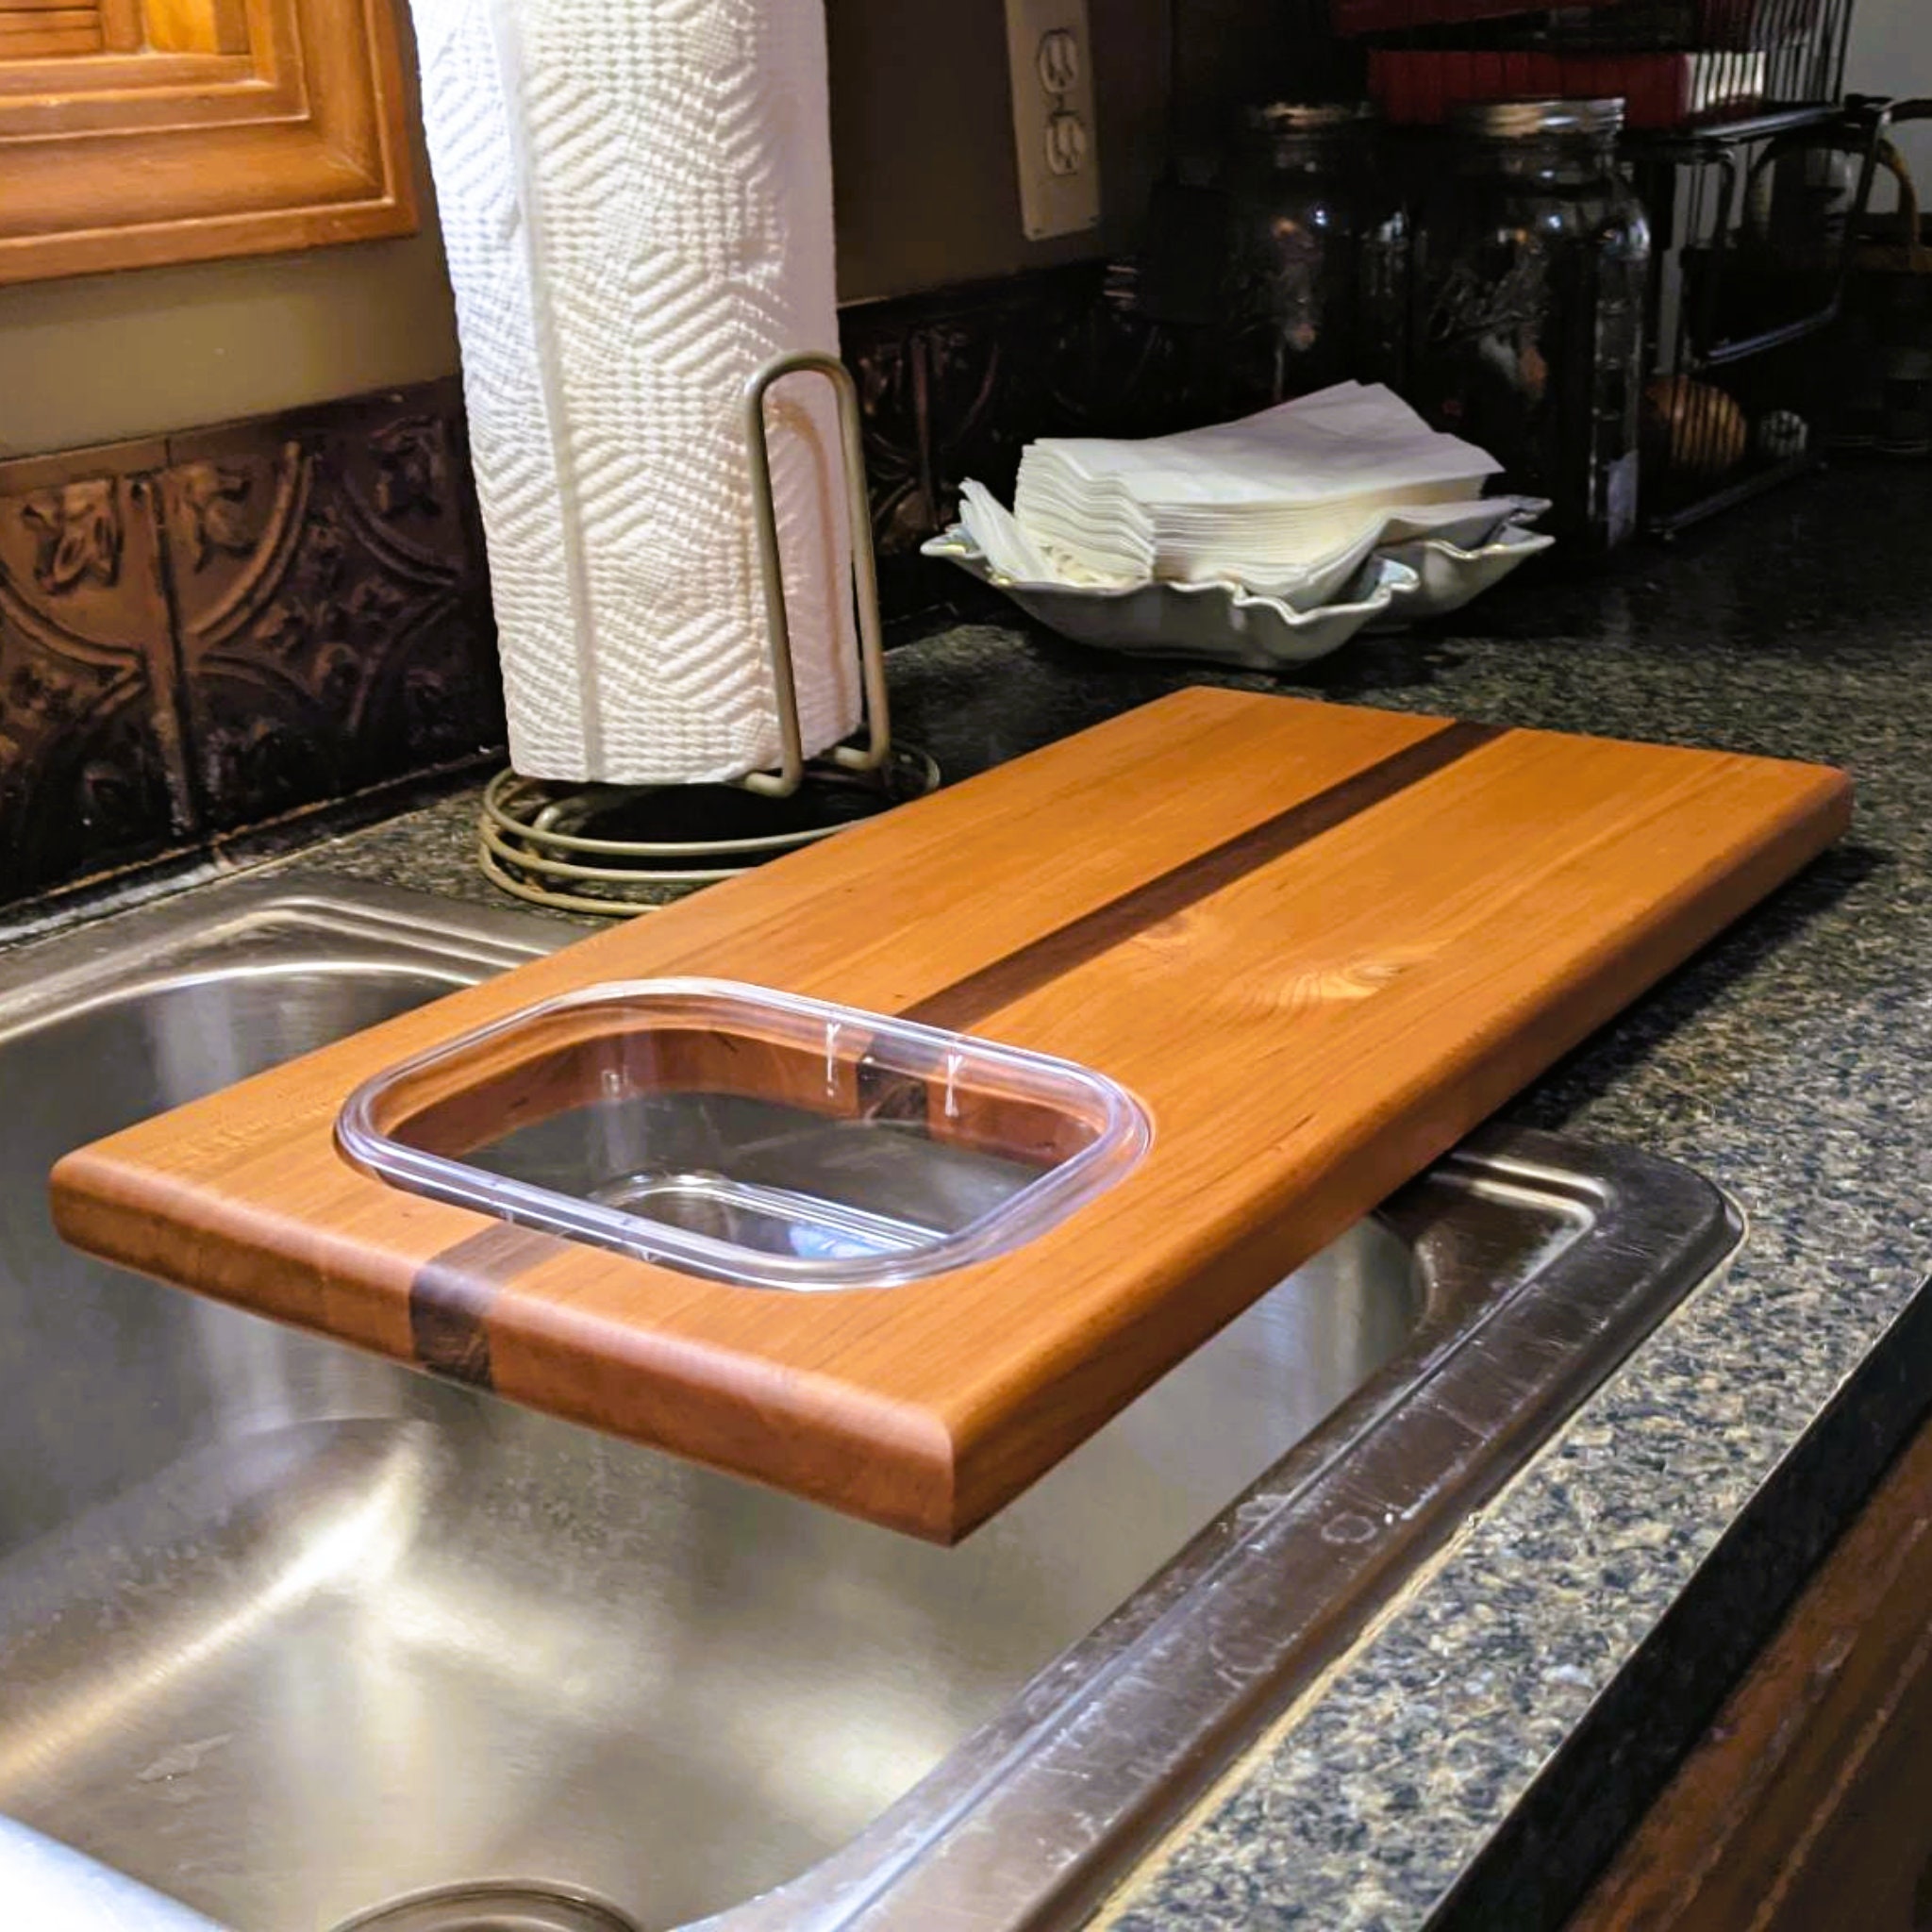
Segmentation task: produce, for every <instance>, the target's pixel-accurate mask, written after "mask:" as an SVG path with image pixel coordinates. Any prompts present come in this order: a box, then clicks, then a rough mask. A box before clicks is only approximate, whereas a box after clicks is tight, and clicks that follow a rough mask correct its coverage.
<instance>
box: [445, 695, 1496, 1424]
mask: <svg viewBox="0 0 1932 1932" xmlns="http://www.w3.org/2000/svg"><path fill="white" fill-rule="evenodd" d="M1502 735H1503V731H1502V729H1501V727H1499V726H1496V725H1491V724H1446V725H1444V726H1443V727H1442V729H1441V730H1440V731H1435V732H1431V733H1430V734H1429V736H1428V737H1427V738H1424V739H1422V740H1420V741H1417V742H1416V743H1414V744H1411V745H1407V746H1406V747H1405V748H1404V749H1403V750H1401V751H1399V752H1395V753H1393V754H1391V756H1390V757H1388V758H1382V759H1379V760H1378V761H1377V762H1376V763H1374V764H1373V765H1370V766H1368V767H1367V768H1366V769H1365V770H1363V771H1360V772H1357V773H1356V774H1355V775H1354V776H1353V777H1349V778H1344V779H1342V780H1341V782H1340V783H1339V784H1335V785H1331V786H1330V787H1329V788H1328V789H1327V790H1326V791H1318V792H1317V793H1316V794H1315V795H1314V796H1313V797H1312V798H1307V799H1304V800H1302V801H1301V803H1299V804H1298V805H1293V806H1291V807H1290V808H1288V809H1287V810H1286V811H1281V812H1277V813H1276V814H1275V815H1274V817H1273V818H1271V819H1264V820H1263V821H1262V822H1261V823H1260V824H1258V825H1252V826H1250V827H1249V828H1248V830H1246V831H1245V832H1239V833H1237V834H1235V836H1234V837H1232V838H1230V839H1225V840H1224V841H1222V842H1221V843H1220V844H1219V845H1215V846H1210V847H1209V848H1208V851H1206V852H1204V853H1201V854H1200V855H1199V856H1198V857H1196V858H1189V859H1184V860H1183V861H1182V862H1181V863H1180V864H1178V865H1175V866H1172V867H1170V868H1169V869H1168V870H1167V871H1166V872H1164V873H1160V874H1157V875H1156V876H1155V877H1153V878H1151V879H1148V880H1147V881H1146V882H1145V883H1144V884H1142V885H1139V886H1136V887H1135V888H1134V889H1133V890H1132V891H1126V892H1123V893H1122V894H1121V895H1120V896H1119V897H1118V898H1115V899H1110V900H1108V903H1107V904H1106V905H1105V906H1098V907H1095V908H1094V909H1093V910H1092V911H1091V912H1088V913H1084V914H1083V915H1082V916H1081V917H1080V918H1078V919H1074V920H1071V921H1069V922H1068V924H1065V925H1062V926H1058V927H1057V928H1055V929H1054V930H1053V931H1052V932H1048V933H1043V934H1042V935H1041V937H1040V938H1039V939H1037V940H1033V941H1029V942H1028V943H1027V944H1025V945H1024V946H1022V947H1020V948H1019V950H1018V951H1017V952H1013V953H1008V955H1007V956H1006V957H1005V958H1002V959H996V960H994V961H993V962H992V964H991V965H990V966H985V967H982V968H980V970H979V971H978V972H976V973H972V974H968V975H967V976H966V977H965V978H964V979H959V980H956V981H955V982H954V983H953V984H952V985H950V986H947V987H942V988H941V990H940V991H937V992H934V993H931V994H928V995H927V997H926V998H924V999H923V1000H921V1001H919V1002H918V1003H917V1004H916V1005H915V1006H912V1007H909V1008H907V1009H906V1012H905V1014H904V1017H905V1018H907V1019H910V1020H922V1021H924V1022H925V1023H926V1024H928V1025H932V1026H943V1027H947V1028H949V1029H951V1030H953V1031H956V1032H963V1031H966V1030H968V1029H970V1028H971V1027H972V1026H973V1025H974V1024H976V1023H977V1022H979V1021H981V1020H983V1019H984V1018H985V1017H986V1016H987V1015H988V1014H990V1013H994V1012H997V1011H998V1010H999V1009H1000V1008H1002V1007H1007V1006H1010V1005H1011V1004H1012V1003H1013V1002H1014V1001H1015V1000H1018V999H1022V998H1024V996H1025V995H1026V994H1028V993H1030V992H1034V991H1038V990H1039V989H1040V988H1041V987H1042V986H1044V985H1046V984H1047V982H1048V981H1049V980H1053V979H1058V977H1060V975H1061V974H1065V973H1069V972H1071V971H1072V970H1073V969H1074V967H1076V966H1078V965H1081V964H1083V963H1084V962H1085V961H1087V960H1089V959H1092V958H1097V957H1098V956H1099V955H1100V954H1102V953H1105V952H1107V951H1108V950H1109V949H1110V948H1112V947H1114V946H1117V945H1119V944H1121V943H1122V942H1123V941H1125V940H1127V939H1130V938H1131V937H1132V936H1133V935H1134V934H1135V933H1137V932H1141V931H1142V930H1144V929H1145V928H1146V927H1148V926H1150V925H1158V924H1159V923H1160V922H1161V921H1162V920H1163V919H1170V918H1172V917H1173V916H1174V914H1175V913H1177V912H1182V911H1185V910H1186V909H1187V908H1189V907H1190V906H1195V905H1198V904H1199V903H1200V902H1201V901H1202V900H1203V899H1206V898H1208V897H1209V896H1210V895H1211V894H1213V893H1215V892H1218V891H1222V890H1223V889H1224V888H1225V887H1227V886H1230V885H1232V884H1234V882H1235V881H1236V880H1237V879H1241V878H1243V877H1245V876H1246V875H1247V874H1249V873H1252V872H1257V871H1259V870H1260V868H1261V867H1262V866H1264V865H1268V864H1271V863H1272V862H1273V861H1274V860H1275V859H1277V858H1282V857H1283V856H1284V855H1286V854H1287V853H1290V852H1292V851H1293V850H1294V849H1295V847H1296V846H1298V845H1306V844H1307V843H1308V841H1310V840H1313V839H1318V838H1320V837H1321V835H1322V834H1323V833H1324V832H1326V831H1331V830H1333V829H1334V827H1335V826H1337V825H1340V824H1345V823H1346V822H1347V821H1348V820H1350V819H1352V818H1355V817H1356V816H1357V814H1359V813H1361V812H1364V811H1367V810H1369V809H1370V808H1372V807H1374V806H1376V805H1379V804H1381V803H1382V802H1383V801H1384V800H1385V799H1389V798H1392V797H1394V795H1395V794H1396V793H1397V792H1399V791H1407V788H1408V787H1409V786H1411V785H1415V784H1418V783H1420V782H1421V780H1423V779H1424V778H1426V777H1428V776H1430V775H1431V774H1434V773H1436V772H1440V771H1442V770H1443V769H1444V768H1445V767H1447V766H1449V765H1453V764H1454V763H1456V762H1457V759H1459V758H1467V757H1468V756H1469V755H1470V754H1471V753H1472V752H1474V751H1479V750H1480V749H1481V748H1482V747H1483V746H1484V745H1486V744H1490V743H1492V742H1494V741H1495V740H1496V739H1498V738H1500V737H1502ZM865 1078H866V1071H865V1070H861V1074H860V1084H861V1088H863V1086H864V1083H865ZM900 1089H904V1091H899V1090H900ZM869 1100H870V1103H871V1105H872V1106H873V1107H874V1108H877V1109H878V1110H879V1111H881V1112H886V1111H891V1110H892V1108H894V1107H895V1105H899V1106H906V1107H910V1106H912V1105H913V1103H914V1102H915V1100H916V1102H917V1104H918V1108H919V1110H920V1112H921V1113H922V1114H923V1111H924V1089H923V1088H921V1087H918V1086H917V1084H916V1083H908V1082H906V1081H905V1080H904V1079H903V1076H902V1077H899V1078H896V1079H893V1080H888V1081H882V1082H881V1083H880V1091H876V1092H874V1093H873V1094H871V1095H870V1096H869ZM567 1245H568V1243H567V1242H565V1241H562V1240H561V1239H560V1238H559V1237H558V1236H556V1235H548V1234H543V1233H541V1232H539V1231H537V1230H535V1229H532V1228H524V1227H517V1226H513V1225H511V1224H509V1223H507V1222H506V1223H505V1224H502V1225H501V1226H497V1227H491V1228H486V1229H485V1230H484V1231H483V1232H482V1233H481V1234H475V1235H471V1236H469V1237H468V1238H467V1239H465V1240H463V1241H458V1242H457V1243H456V1244H455V1245H454V1246H453V1247H449V1248H445V1249H444V1250H443V1251H442V1253H441V1254H440V1255H435V1256H432V1257H430V1259H428V1260H427V1261H425V1263H424V1264H423V1266H422V1267H421V1268H420V1269H418V1270H417V1272H416V1275H415V1278H414V1279H413V1280H412V1281H411V1283H410V1285H409V1339H410V1343H411V1346H412V1347H413V1349H414V1351H415V1357H416V1360H417V1361H418V1362H419V1363H420V1364H421V1365H422V1366H423V1367H424V1368H425V1369H430V1370H433V1371H434V1372H435V1373H437V1374H441V1375H448V1376H450V1377H451V1378H452V1379H453V1380H456V1381H458V1382H468V1383H471V1384H472V1385H474V1386H475V1387H476V1388H480V1389H488V1388H491V1386H492V1378H491V1360H490V1336H489V1331H488V1326H487V1322H488V1317H489V1313H490V1309H491V1306H492V1305H493V1304H494V1303H495V1300H496V1298H497V1296H498V1294H499V1293H500V1292H501V1291H503V1289H504V1288H505V1287H506V1286H508V1283H509V1282H510V1281H511V1280H513V1279H514V1278H515V1277H516V1276H517V1275H519V1274H527V1273H528V1272H529V1271H530V1270H531V1269H533V1268H535V1267H537V1266H538V1265H539V1264H540V1263H541V1262H542V1261H545V1260H547V1259H548V1258H550V1257H551V1256H553V1255H555V1254H556V1253H557V1252H558V1250H559V1249H560V1248H562V1247H565V1246H567Z"/></svg>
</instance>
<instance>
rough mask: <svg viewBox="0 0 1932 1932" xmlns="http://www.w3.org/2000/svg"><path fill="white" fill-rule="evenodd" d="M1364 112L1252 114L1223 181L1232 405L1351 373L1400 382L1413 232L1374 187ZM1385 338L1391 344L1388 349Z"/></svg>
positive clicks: (1290, 105) (1317, 109) (1297, 107)
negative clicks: (1399, 318) (1399, 295)
mask: <svg viewBox="0 0 1932 1932" xmlns="http://www.w3.org/2000/svg"><path fill="white" fill-rule="evenodd" d="M1374 126H1375V124H1374V121H1373V119H1372V118H1371V116H1370V112H1369V109H1368V108H1365V107H1361V106H1357V105H1352V104H1340V103H1319V104H1313V105H1305V104H1301V103H1297V102H1290V101H1280V102H1276V103H1275V104H1274V106H1272V107H1267V108H1251V109H1250V110H1249V111H1248V113H1247V115H1246V117H1245V125H1244V126H1243V130H1242V136H1241V142H1240V143H1239V145H1238V146H1237V148H1236V151H1235V154H1234V157H1233V159H1232V161H1231V163H1230V166H1229V170H1228V176H1227V186H1228V191H1229V195H1228V200H1229V234H1228V280H1227V307H1226V312H1225V318H1224V331H1225V343H1226V350H1227V363H1226V370H1225V374H1226V380H1227V385H1228V393H1227V403H1228V407H1229V409H1230V411H1231V412H1232V413H1245V412H1246V411H1248V410H1252V409H1259V408H1266V407H1267V406H1268V405H1269V404H1271V403H1278V402H1283V401H1285V400H1286V399H1287V398H1289V397H1290V396H1299V395H1307V393H1308V392H1309V391H1311V390H1318V389H1324V388H1325V387H1326V386H1327V385H1328V384H1329V383H1332V382H1341V381H1344V380H1346V379H1347V378H1349V377H1351V376H1353V377H1357V378H1359V379H1362V380H1365V381H1391V380H1392V379H1393V378H1394V376H1395V374H1396V370H1395V367H1394V354H1395V341H1394V340H1393V332H1391V331H1388V330H1386V328H1385V329H1383V330H1380V331H1378V330H1377V328H1376V327H1375V326H1374V325H1373V324H1372V323H1371V320H1370V319H1371V318H1372V317H1374V318H1386V317H1387V316H1389V315H1391V314H1399V313H1400V307H1399V304H1398V303H1396V302H1393V301H1391V290H1392V289H1395V288H1399V286H1400V285H1401V281H1402V277H1403V276H1404V275H1406V272H1407V244H1408V235H1407V221H1406V219H1405V217H1404V215H1403V213H1402V211H1401V209H1400V208H1399V206H1398V205H1397V204H1396V203H1395V202H1394V200H1393V199H1392V198H1391V197H1389V196H1387V195H1385V194H1383V193H1382V192H1381V191H1380V189H1379V187H1378V185H1377V178H1376V170H1375V166H1374V158H1375V157H1374ZM1384 335H1389V336H1390V337H1391V339H1390V340H1387V341H1385V340H1384V339H1383V338H1384Z"/></svg>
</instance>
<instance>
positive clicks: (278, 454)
mask: <svg viewBox="0 0 1932 1932" xmlns="http://www.w3.org/2000/svg"><path fill="white" fill-rule="evenodd" d="M1122 295H1123V290H1122V288H1121V286H1120V285H1119V277H1118V276H1117V275H1116V276H1115V277H1114V278H1113V280H1112V281H1111V282H1110V280H1109V275H1108V270H1107V268H1106V267H1105V265H1103V264H1101V263H1097V262H1088V263H1080V264H1076V265H1074V266H1072V267H1068V268H1059V269H1052V270H1047V271H1043V272H1041V273H1039V274H1036V275H1022V276H1015V277H1013V278H1011V279H1008V280H1005V281H1000V282H993V283H987V284H982V285H979V286H976V287H971V288H965V289H957V290H950V291H941V293H939V294H937V295H920V296H912V297H907V298H904V299H901V300H895V301H890V302H880V303H871V304H865V305H862V306H858V307H853V308H847V309H845V310H844V311H843V313H842V314H841V334H842V338H843V340H842V343H841V347H842V349H843V352H844V356H845V359H846V361H847V362H848V364H849V365H850V366H851V368H852V369H853V371H854V373H855V374H856V375H857V376H858V382H859V388H860V393H861V398H862V404H863V410H864V419H865V455H866V465H867V470H868V473H869V475H870V479H871V489H872V508H873V523H874V535H875V538H876V540H877V542H878V547H879V551H880V556H881V559H882V574H881V584H882V591H883V595H884V599H885V604H886V610H887V615H888V616H889V617H891V616H894V615H904V614H906V613H908V612H909V611H912V610H916V609H921V608H925V607H928V606H930V605H932V604H934V603H936V602H938V601H939V600H941V599H950V598H952V597H954V596H957V595H960V594H963V593H964V592H963V591H962V588H961V587H962V585H963V581H964V580H963V579H960V578H958V576H957V574H956V573H953V572H950V571H947V570H945V569H943V568H942V567H941V566H936V565H934V564H932V563H930V562H928V561H926V560H925V559H923V558H920V557H918V555H917V554H916V553H917V550H918V546H919V544H920V542H921V541H923V540H924V538H926V537H927V536H930V535H932V534H933V533H934V532H935V531H937V530H940V529H942V528H943V527H944V526H945V525H946V524H947V523H948V522H950V521H951V519H952V517H953V515H954V513H955V510H956V508H957V507H958V489H959V484H960V482H961V481H962V480H963V479H964V478H966V477H968V476H976V477H978V478H980V479H981V480H982V481H984V482H986V483H988V484H989V485H991V487H992V488H994V489H996V490H999V491H1002V492H1009V491H1010V490H1011V486H1012V480H1013V473H1014V470H1015V467H1016V466H1017V464H1018V461H1019V456H1020V450H1021V447H1022V445H1023V444H1024V442H1025V441H1027V440H1028V439H1029V438H1031V437H1034V436H1040V435H1045V434H1049V433H1073V432H1079V431H1087V432H1091V433H1095V434H1112V435H1153V434H1156V433H1158V432H1159V431H1161V430H1163V429H1171V428H1177V427H1180V426H1182V425H1185V424H1188V423H1191V422H1197V421H1200V420H1202V416H1203V410H1204V399H1203V396H1202V395H1201V393H1200V386H1201V377H1200V372H1199V369H1198V366H1197V360H1198V358H1197V357H1196V356H1195V354H1194V352H1193V351H1192V350H1191V346H1190V345H1189V344H1188V343H1187V342H1186V341H1184V340H1183V339H1181V338H1178V337H1176V336H1174V335H1173V334H1171V333H1169V332H1167V331H1165V330H1163V329H1162V328H1161V327H1159V326H1158V325H1156V324H1154V323H1151V322H1149V321H1148V320H1146V319H1145V318H1144V317H1142V316H1140V315H1138V314H1136V313H1135V312H1134V311H1133V308H1132V305H1131V303H1130V302H1127V301H1124V300H1123V299H1121V298H1122ZM966 589H968V590H970V587H966ZM503 733H504V726H503V700H502V691H501V685H500V682H499V678H498V673H497V664H496V651H495V632H494V626H493V625H492V623H491V614H490V593H489V576H488V571H487V567H486V563H485V557H484V547H483V537H482V528H481V524H480V520H479V518H478V514H477V510H476V506H475V491H474V487H473V485H472V481H471V476H470V468H469V457H468V453H467V447H466V441H465V438H464V433H463V414H462V397H461V391H460V387H459V385H458V382H457V381H456V380H455V379H453V378H452V379H450V380H448V381H443V382H437V383H430V384H425V385H423V386H421V387H418V388H413V389H408V390H404V391H391V392H389V393H385V394H381V395H374V396H365V397H358V398H354V399H351V400H349V401H346V402H341V403H333V404H327V405H325V406H322V407H320V408H314V409H309V410H303V411H298V412H292V413H289V414H284V415H278V416H274V417H269V418H263V419H260V420H258V421H255V422H251V423H244V424H239V425H229V426H225V427H222V428H218V429H208V430H196V431H191V432H188V433H185V434H181V435H175V436H170V437H166V438H155V439H152V440H149V441H142V442H132V443H119V444H115V445H112V446H111V447H108V448H104V449H93V450H83V451H78V452H75V453H73V454H70V455H64V456H57V457H39V458H25V459H23V460H18V461H14V462H10V463H0V903H5V902H7V901H10V900H17V899H20V898H23V897H25V896H27V895H30V894H33V893H36V892H41V891H46V890H47V889H49V888H52V887H56V886H59V885H63V884H65V883H67V882H69V881H71V880H75V879H77V878H80V877H84V876H86V875H88V874H94V873H99V872H103V871H108V870H110V869H114V868H120V867H125V866H127V865H131V864H137V863H140V862H142V861H145V860H149V859H152V858H157V857H158V856H160V855H162V854H166V853H170V852H175V851H181V850H188V849H192V848H194V847H196V846H198V845H205V844H208V842H209V841H215V840H218V839H220V838H222V837H224V836H225V835H227V834H230V833H234V832H237V831H240V830H242V829H244V828H247V827H250V826H256V825H259V824H263V823H264V822H266V821H270V820H273V819H275V818H277V817H280V816H282V815H284V814H286V813H289V812H291V811H295V810H298V809H300V808H305V807H309V806H316V805H322V804H326V803H329V802H331V801H335V800H340V799H343V798H346V797H349V796H350V795H351V794H353V793H356V792H358V791H364V790H366V789H368V788H370V787H372V786H376V785H381V784H383V783H385V782H386V781H389V780H393V779H398V778H403V777H408V776H410V775H412V774H422V773H425V772H429V771H434V770H438V769H441V768H447V767H449V766H451V765H458V764H460V763H462V762H463V761H464V760H468V759H475V758H480V757H482V756H484V755H494V754H496V753H497V752H499V751H500V749H501V746H502V744H503Z"/></svg>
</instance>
